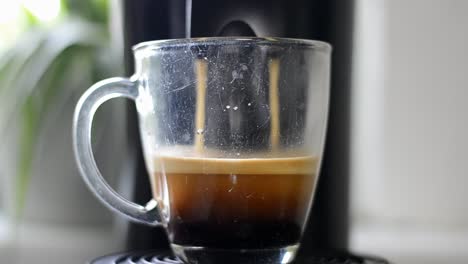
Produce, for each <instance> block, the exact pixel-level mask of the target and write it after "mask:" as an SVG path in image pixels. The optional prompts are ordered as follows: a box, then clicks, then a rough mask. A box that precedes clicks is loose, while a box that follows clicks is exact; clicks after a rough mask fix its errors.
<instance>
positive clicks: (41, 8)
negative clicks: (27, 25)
mask: <svg viewBox="0 0 468 264" xmlns="http://www.w3.org/2000/svg"><path fill="white" fill-rule="evenodd" d="M0 1H1V0H0ZM4 1H5V0H4ZM21 4H22V5H23V6H24V8H26V9H27V10H28V11H29V12H31V13H32V14H33V15H34V16H35V17H37V19H39V20H40V21H43V22H48V21H52V20H54V19H55V18H57V17H58V15H59V14H60V0H21Z"/></svg>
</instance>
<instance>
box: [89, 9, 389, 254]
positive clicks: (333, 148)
mask: <svg viewBox="0 0 468 264" xmlns="http://www.w3.org/2000/svg"><path fill="white" fill-rule="evenodd" d="M119 4H120V10H121V14H118V15H119V16H121V17H120V20H121V21H122V22H123V23H122V25H123V33H124V34H123V36H124V50H125V51H124V55H125V66H126V68H125V70H126V74H127V75H128V76H130V75H131V74H132V73H133V72H134V68H133V66H134V61H133V55H132V51H131V47H132V46H133V45H135V44H136V43H139V42H142V41H148V40H157V39H170V38H186V37H211V36H263V37H269V36H274V37H290V38H305V39H316V40H323V41H326V42H329V43H331V44H332V46H333V62H332V65H333V66H332V67H333V68H332V86H331V98H330V99H331V101H330V112H329V122H328V134H327V141H326V146H325V156H324V160H323V165H322V170H321V176H320V180H319V184H318V188H317V193H316V198H315V201H314V205H313V208H312V213H311V215H310V217H309V223H308V225H307V229H306V232H305V234H304V238H303V241H302V243H301V244H302V246H301V251H300V252H299V254H298V256H297V262H298V263H386V262H384V261H382V262H380V261H381V260H378V259H368V260H367V261H368V262H366V260H364V259H362V258H359V257H356V256H350V255H348V254H345V253H343V252H345V251H346V249H347V246H348V224H349V217H348V205H349V199H348V195H349V194H348V186H349V119H350V118H349V113H350V111H349V109H350V93H351V91H350V77H351V76H350V73H351V51H352V36H353V34H352V33H353V11H354V10H353V8H354V3H353V0H346V1H342V0H255V1H254V0H120V2H119ZM128 135H129V136H128V147H129V149H131V150H132V151H129V153H132V154H131V155H130V156H129V157H128V161H129V162H128V164H129V166H131V168H130V171H131V173H132V175H126V176H125V177H132V179H133V181H134V183H133V185H134V186H133V188H132V189H133V190H134V192H133V196H134V197H133V199H134V201H136V202H139V203H140V204H142V203H145V202H147V201H148V200H149V199H150V197H151V194H150V188H148V187H147V186H149V183H148V177H147V175H146V173H147V172H146V168H145V164H144V161H143V157H142V155H141V151H140V149H141V145H140V141H139V133H138V124H137V116H136V112H135V107H134V106H133V105H129V106H128ZM127 249H128V250H129V251H133V252H136V253H132V254H121V255H113V256H107V257H103V258H100V259H98V260H96V261H95V263H175V262H171V261H173V260H171V259H166V260H164V257H158V255H160V254H165V253H166V252H168V251H169V247H168V241H167V238H166V233H165V232H164V230H163V229H162V228H154V227H147V226H144V225H139V224H133V223H131V224H129V226H128V233H127ZM337 252H340V253H337ZM313 255H315V256H314V257H312V256H313ZM311 258H313V259H311ZM119 260H120V261H121V262H118V261H119ZM327 260H332V261H335V262H327ZM125 261H128V262H125ZM132 261H133V262H132ZM145 261H146V262H145ZM340 261H342V262H340Z"/></svg>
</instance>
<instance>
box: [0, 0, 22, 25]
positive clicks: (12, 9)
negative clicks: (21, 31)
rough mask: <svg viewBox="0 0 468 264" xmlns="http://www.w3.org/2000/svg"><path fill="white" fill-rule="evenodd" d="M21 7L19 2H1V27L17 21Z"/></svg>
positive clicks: (3, 0)
mask: <svg viewBox="0 0 468 264" xmlns="http://www.w3.org/2000/svg"><path fill="white" fill-rule="evenodd" d="M20 7H21V6H20V3H19V2H18V1H11V0H0V25H1V24H9V23H11V22H13V21H16V20H17V19H18V17H19V15H20Z"/></svg>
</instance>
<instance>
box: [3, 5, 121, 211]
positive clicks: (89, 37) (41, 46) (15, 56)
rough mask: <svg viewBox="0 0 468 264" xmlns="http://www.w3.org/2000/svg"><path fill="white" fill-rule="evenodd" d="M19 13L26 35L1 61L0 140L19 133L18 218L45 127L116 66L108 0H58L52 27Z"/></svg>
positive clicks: (16, 198) (35, 18) (15, 43)
mask: <svg viewBox="0 0 468 264" xmlns="http://www.w3.org/2000/svg"><path fill="white" fill-rule="evenodd" d="M22 12H24V15H25V17H27V24H28V26H27V31H25V32H24V33H23V34H22V35H21V36H20V38H18V40H17V41H15V42H14V43H13V44H12V45H11V46H10V47H9V48H7V49H6V50H5V52H4V53H3V54H2V55H1V57H0V105H1V111H0V138H5V137H4V133H8V132H9V128H10V127H17V128H18V129H19V131H20V133H19V135H18V144H19V145H18V148H19V156H18V157H17V161H18V162H17V168H16V172H17V175H15V182H16V184H15V185H16V186H15V193H16V197H15V205H14V207H15V210H16V212H15V217H17V218H18V217H20V216H21V212H22V210H23V208H24V203H25V197H26V193H27V189H28V183H29V181H30V177H31V176H32V175H31V174H32V171H31V167H32V163H33V160H34V153H35V151H34V150H35V147H36V145H37V139H38V135H39V134H40V133H41V128H42V126H43V124H44V123H45V122H46V120H49V121H48V122H50V120H51V119H52V122H53V118H54V115H55V116H56V115H57V114H59V113H60V108H61V107H64V103H66V102H67V101H68V102H69V100H67V99H69V98H70V97H71V96H72V95H74V94H75V95H76V93H77V91H78V93H81V91H83V89H85V88H87V87H89V86H90V85H91V84H92V83H94V82H96V81H97V80H99V79H102V78H104V77H107V76H109V75H110V72H111V71H114V70H115V67H116V66H115V65H116V63H114V62H112V61H111V60H112V59H113V58H115V56H113V55H112V54H111V50H110V49H109V48H108V46H109V36H108V30H107V1H106V0H86V1H83V0H62V3H61V18H60V20H59V21H57V23H55V24H53V25H50V24H49V25H44V23H41V21H40V20H38V18H37V17H36V16H34V14H32V13H31V12H29V11H28V10H27V9H23V10H22ZM70 124H71V120H70ZM70 144H71V143H70ZM2 145H3V146H2ZM2 145H0V147H4V146H5V144H2Z"/></svg>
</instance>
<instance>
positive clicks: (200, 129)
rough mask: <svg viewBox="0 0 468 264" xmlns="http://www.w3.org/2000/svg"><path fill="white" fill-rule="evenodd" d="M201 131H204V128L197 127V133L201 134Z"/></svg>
mask: <svg viewBox="0 0 468 264" xmlns="http://www.w3.org/2000/svg"><path fill="white" fill-rule="evenodd" d="M203 132H205V130H203V129H202V128H199V129H197V134H199V135H200V134H203Z"/></svg>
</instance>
